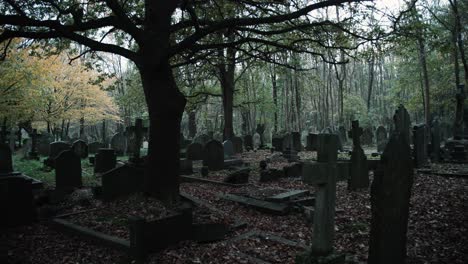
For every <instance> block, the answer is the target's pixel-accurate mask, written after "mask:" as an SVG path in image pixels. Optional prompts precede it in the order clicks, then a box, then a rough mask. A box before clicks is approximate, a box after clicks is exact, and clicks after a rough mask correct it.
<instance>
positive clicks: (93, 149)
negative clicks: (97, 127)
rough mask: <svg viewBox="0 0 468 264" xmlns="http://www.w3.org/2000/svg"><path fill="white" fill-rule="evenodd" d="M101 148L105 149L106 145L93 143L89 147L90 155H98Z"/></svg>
mask: <svg viewBox="0 0 468 264" xmlns="http://www.w3.org/2000/svg"><path fill="white" fill-rule="evenodd" d="M100 148H104V144H102V143H101V142H97V141H96V142H91V143H89V145H88V153H89V154H96V153H98V151H99V149H100Z"/></svg>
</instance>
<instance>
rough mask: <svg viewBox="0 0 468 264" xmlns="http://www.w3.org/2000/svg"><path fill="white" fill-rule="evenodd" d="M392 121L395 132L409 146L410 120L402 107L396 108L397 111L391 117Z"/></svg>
mask: <svg viewBox="0 0 468 264" xmlns="http://www.w3.org/2000/svg"><path fill="white" fill-rule="evenodd" d="M393 121H394V124H395V132H398V133H400V134H402V135H403V138H404V139H405V140H406V142H407V143H408V144H410V125H411V120H410V116H409V114H408V111H406V108H405V107H404V106H403V105H400V106H398V109H397V110H396V111H395V114H394V115H393Z"/></svg>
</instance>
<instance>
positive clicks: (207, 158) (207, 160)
mask: <svg viewBox="0 0 468 264" xmlns="http://www.w3.org/2000/svg"><path fill="white" fill-rule="evenodd" d="M203 165H205V166H208V169H209V170H210V171H217V170H222V169H223V168H224V151H223V145H222V144H221V143H220V142H219V141H216V140H211V141H210V142H208V143H206V145H205V147H204V148H203Z"/></svg>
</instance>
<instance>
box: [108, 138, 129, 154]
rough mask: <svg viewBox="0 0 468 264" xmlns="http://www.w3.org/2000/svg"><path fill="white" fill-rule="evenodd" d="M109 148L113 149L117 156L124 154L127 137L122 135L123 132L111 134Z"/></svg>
mask: <svg viewBox="0 0 468 264" xmlns="http://www.w3.org/2000/svg"><path fill="white" fill-rule="evenodd" d="M111 148H112V149H114V150H115V154H116V155H117V156H122V155H125V154H126V150H127V137H126V136H125V135H124V133H122V132H119V133H117V134H115V135H114V136H112V139H111Z"/></svg>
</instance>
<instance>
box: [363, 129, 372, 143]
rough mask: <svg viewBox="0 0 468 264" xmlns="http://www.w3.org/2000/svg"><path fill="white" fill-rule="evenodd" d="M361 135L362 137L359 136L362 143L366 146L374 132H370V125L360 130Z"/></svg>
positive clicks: (370, 141)
mask: <svg viewBox="0 0 468 264" xmlns="http://www.w3.org/2000/svg"><path fill="white" fill-rule="evenodd" d="M361 137H362V138H361V143H362V145H366V146H369V145H372V143H373V138H374V132H372V129H371V128H370V127H367V128H365V129H364V131H363V132H362V136H361Z"/></svg>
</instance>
